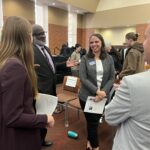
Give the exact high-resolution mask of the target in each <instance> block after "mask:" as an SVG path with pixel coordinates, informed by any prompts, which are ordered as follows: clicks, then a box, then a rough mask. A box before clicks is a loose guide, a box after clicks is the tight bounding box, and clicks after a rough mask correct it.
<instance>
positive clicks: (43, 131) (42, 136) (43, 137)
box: [40, 128, 47, 144]
mask: <svg viewBox="0 0 150 150" xmlns="http://www.w3.org/2000/svg"><path fill="white" fill-rule="evenodd" d="M40 131H41V144H43V143H44V142H45V137H46V134H47V129H46V128H41V129H40Z"/></svg>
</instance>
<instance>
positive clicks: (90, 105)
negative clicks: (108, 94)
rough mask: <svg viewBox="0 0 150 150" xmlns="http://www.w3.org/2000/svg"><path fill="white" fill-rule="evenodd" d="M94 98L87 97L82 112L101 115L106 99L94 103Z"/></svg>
mask: <svg viewBox="0 0 150 150" xmlns="http://www.w3.org/2000/svg"><path fill="white" fill-rule="evenodd" d="M94 100H95V97H93V96H88V98H87V101H86V105H85V108H84V112H88V113H95V114H103V111H104V107H105V103H106V101H107V98H104V99H103V100H101V101H98V102H95V101H94Z"/></svg>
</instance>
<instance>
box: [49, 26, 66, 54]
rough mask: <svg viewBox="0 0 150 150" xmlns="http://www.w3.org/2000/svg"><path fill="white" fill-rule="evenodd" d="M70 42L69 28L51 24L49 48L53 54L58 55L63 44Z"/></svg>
mask: <svg viewBox="0 0 150 150" xmlns="http://www.w3.org/2000/svg"><path fill="white" fill-rule="evenodd" d="M67 41H68V27H65V26H60V25H54V24H49V47H50V49H51V52H52V54H55V55H58V54H59V49H60V48H61V46H62V44H63V43H66V42H67Z"/></svg>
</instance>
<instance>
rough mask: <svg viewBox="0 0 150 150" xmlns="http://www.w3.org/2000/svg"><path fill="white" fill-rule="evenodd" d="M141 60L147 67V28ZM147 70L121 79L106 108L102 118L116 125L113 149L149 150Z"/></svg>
mask: <svg viewBox="0 0 150 150" xmlns="http://www.w3.org/2000/svg"><path fill="white" fill-rule="evenodd" d="M143 46H144V57H145V60H146V61H147V63H148V64H150V25H149V26H148V28H147V29H146V32H145V41H144V43H143ZM149 89H150V71H146V72H142V73H138V74H135V75H130V76H127V77H124V78H123V80H122V81H121V85H120V87H119V88H118V89H117V91H116V94H115V96H114V98H113V100H112V101H111V102H110V103H109V104H108V105H107V106H106V109H105V119H106V121H107V122H108V123H109V124H110V125H114V126H118V128H117V132H116V135H115V138H114V144H113V150H149V149H150V140H149V139H150V109H149V106H150V100H149V97H150V92H149Z"/></svg>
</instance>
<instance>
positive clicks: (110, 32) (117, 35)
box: [95, 27, 136, 45]
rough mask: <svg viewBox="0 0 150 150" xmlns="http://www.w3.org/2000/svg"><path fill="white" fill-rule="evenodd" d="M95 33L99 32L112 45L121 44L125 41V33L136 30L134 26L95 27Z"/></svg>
mask: <svg viewBox="0 0 150 150" xmlns="http://www.w3.org/2000/svg"><path fill="white" fill-rule="evenodd" d="M95 32H96V33H100V34H101V35H102V36H103V38H104V40H105V41H109V42H111V44H112V45H122V44H123V43H124V42H125V35H126V33H128V32H136V28H135V27H125V28H112V29H111V28H110V29H97V30H95Z"/></svg>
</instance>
